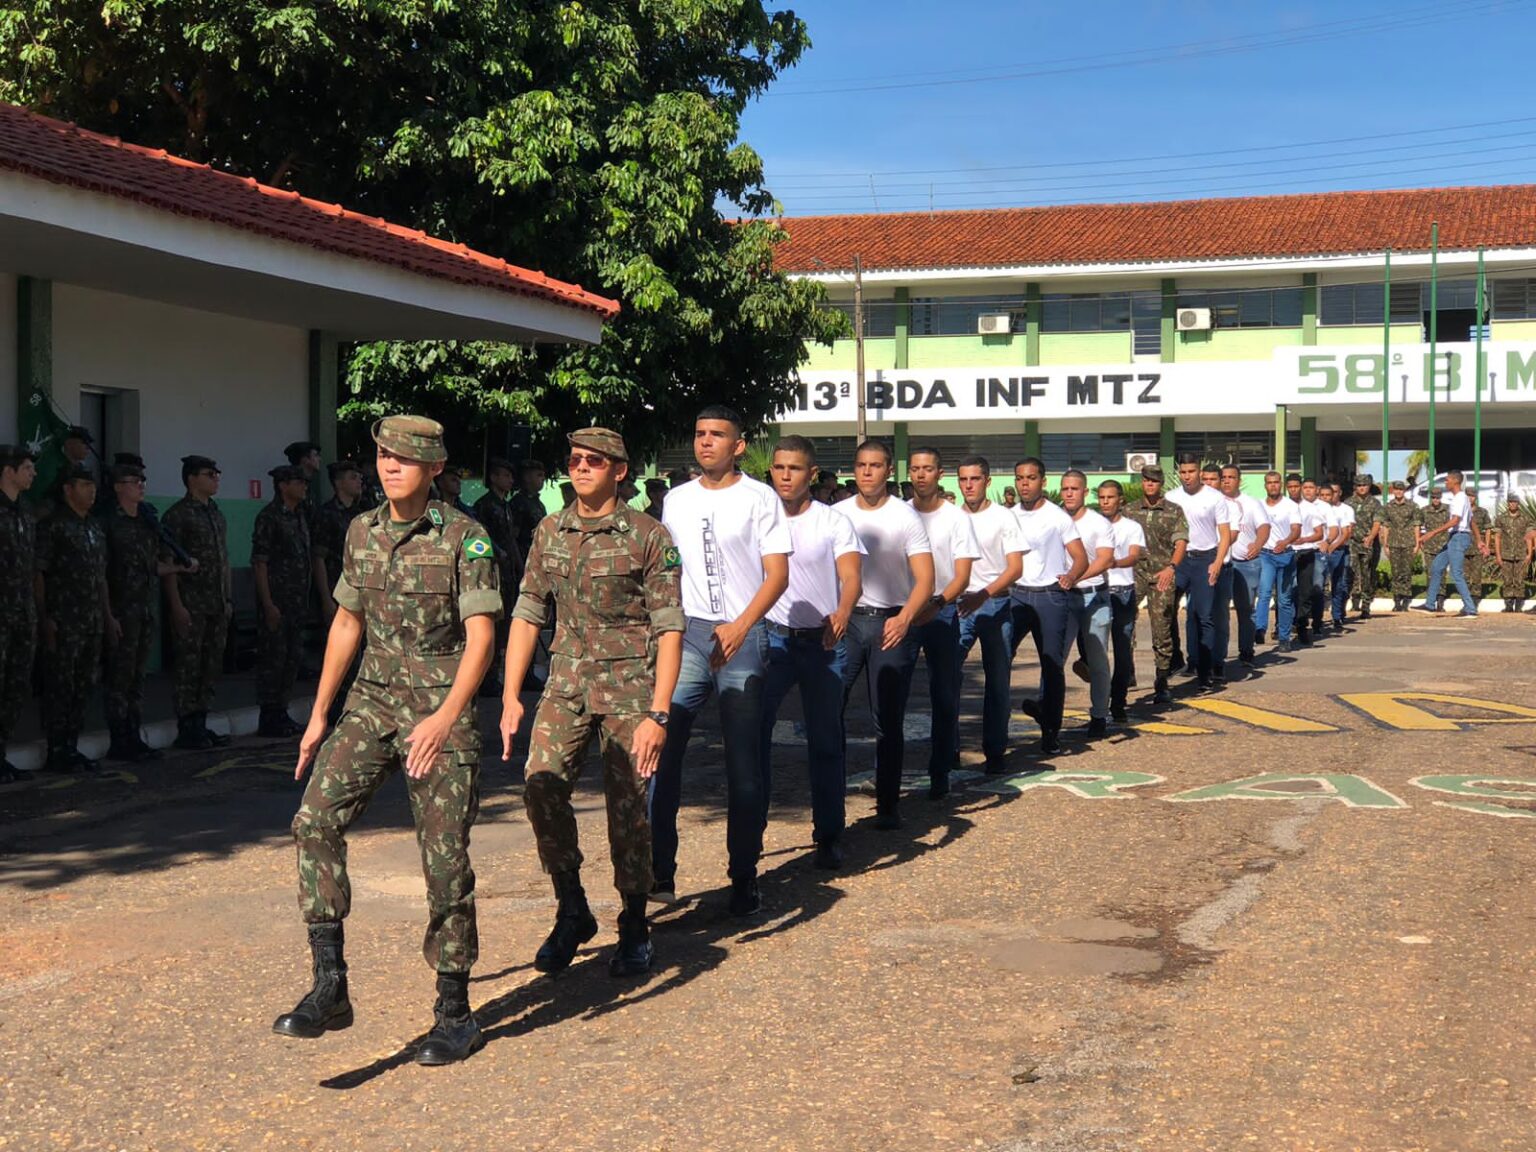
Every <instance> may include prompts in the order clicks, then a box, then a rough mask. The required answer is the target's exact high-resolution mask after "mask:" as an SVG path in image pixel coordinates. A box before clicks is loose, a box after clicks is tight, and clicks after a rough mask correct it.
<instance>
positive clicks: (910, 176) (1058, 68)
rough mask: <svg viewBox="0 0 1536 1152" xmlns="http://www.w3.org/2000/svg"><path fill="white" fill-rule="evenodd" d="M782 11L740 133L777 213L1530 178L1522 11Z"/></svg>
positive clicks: (844, 4) (839, 1) (882, 3)
mask: <svg viewBox="0 0 1536 1152" xmlns="http://www.w3.org/2000/svg"><path fill="white" fill-rule="evenodd" d="M795 11H796V13H797V14H798V15H799V16H800V17H801V18H802V19H804V20H805V21H806V22H807V23H808V24H809V26H810V31H811V38H812V40H813V44H814V46H813V47H812V48H811V50H810V51H809V52H808V53H807V54H806V55H805V57H804V58H803V59H802V61H801V63H800V64H799V66H798V67H796V68H795V69H793V70H791V71H790V72H788V73H786V74H785V75H784V76H783V77H782V78H781V79H780V80H779V82H778V83H777V84H776V85H775V86H774V87H773V88H771V89H770V90H769V92H768V93H767V95H765V96H764V97H763V98H762V99H761V100H759V101H758V102H756V103H755V104H753V105H752V106H751V107H750V108H749V109H748V110H747V113H746V116H745V117H744V120H743V125H742V138H743V139H744V140H745V141H746V142H748V143H749V144H751V145H752V146H753V147H755V148H756V149H757V150H758V151H759V153H761V154H762V156H763V158H764V160H765V163H766V166H767V171H768V176H769V179H768V186H769V188H770V189H771V190H772V191H773V192H774V193H775V195H776V196H777V197H778V199H779V200H780V202H781V203H782V204H783V206H784V210H785V212H786V213H787V214H789V215H811V214H824V213H838V212H868V211H875V210H880V211H891V210H897V209H908V210H921V211H926V210H927V209H928V208H929V206H930V203H931V205H932V206H933V207H935V208H941V209H942V208H960V207H993V206H1004V205H1027V204H1044V203H1064V202H1065V203H1075V202H1081V201H1088V200H1122V199H1181V198H1186V197H1191V196H1212V195H1264V194H1270V193H1281V192H1302V191H1318V190H1328V189H1340V188H1387V187H1422V186H1429V185H1441V184H1491V183H1511V182H1528V181H1536V100H1533V99H1532V96H1533V95H1536V82H1533V80H1532V75H1533V72H1532V69H1531V60H1530V56H1531V46H1532V45H1533V44H1536V2H1533V0H1439V2H1438V3H1435V4H1429V3H1427V2H1426V0H1402V2H1400V3H1397V4H1389V3H1378V2H1374V0H1373V2H1371V3H1347V4H1341V3H1316V2H1314V3H1293V4H1288V5H1267V4H1252V3H1242V2H1240V0H1239V2H1237V3H1233V2H1231V0H1228V2H1226V3H1219V2H1215V0H1162V2H1159V0H1142V2H1139V3H1136V2H1131V0H1088V2H1086V3H1075V2H1074V3H1064V2H1061V0H1031V2H1029V3H1022V2H1020V3H984V2H981V0H948V2H947V3H935V2H933V0H925V2H923V3H916V2H913V0H878V2H877V0H806V2H803V3H800V4H796V5H795ZM978 77H988V78H995V79H988V80H987V81H986V82H979V83H977V82H958V81H971V80H974V79H975V78H978ZM914 84H915V85H917V86H909V85H914ZM871 174H873V181H872V183H873V189H871Z"/></svg>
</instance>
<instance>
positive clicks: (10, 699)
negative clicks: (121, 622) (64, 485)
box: [0, 492, 37, 760]
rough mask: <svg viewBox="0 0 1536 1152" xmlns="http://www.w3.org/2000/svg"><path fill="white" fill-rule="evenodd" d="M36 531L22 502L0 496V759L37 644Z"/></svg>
mask: <svg viewBox="0 0 1536 1152" xmlns="http://www.w3.org/2000/svg"><path fill="white" fill-rule="evenodd" d="M36 555H37V528H36V526H35V525H34V524H33V522H32V517H31V516H29V515H28V514H27V511H26V509H25V508H23V507H22V505H21V504H20V502H18V501H16V500H12V499H11V498H10V497H9V496H7V495H6V494H5V493H4V492H0V760H4V758H5V746H6V742H7V741H8V740H9V739H10V735H11V731H12V730H13V729H14V728H15V726H16V720H17V718H18V717H19V716H20V715H21V709H22V706H23V705H25V704H26V702H27V698H28V697H29V696H31V694H32V657H33V653H34V651H35V645H36V642H37V601H36V600H35V599H34V597H33V595H32V566H33V563H34V561H35V559H36Z"/></svg>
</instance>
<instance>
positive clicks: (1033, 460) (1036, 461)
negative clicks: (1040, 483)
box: [1013, 456, 1045, 476]
mask: <svg viewBox="0 0 1536 1152" xmlns="http://www.w3.org/2000/svg"><path fill="white" fill-rule="evenodd" d="M1020 468H1034V469H1035V470H1036V471H1038V472H1039V473H1040V475H1042V476H1044V475H1045V461H1044V460H1042V459H1040V457H1038V456H1024V457H1021V458H1020V459H1018V460H1015V461H1014V464H1013V470H1014V471H1015V472H1017V471H1018V470H1019V469H1020Z"/></svg>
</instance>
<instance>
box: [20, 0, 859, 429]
mask: <svg viewBox="0 0 1536 1152" xmlns="http://www.w3.org/2000/svg"><path fill="white" fill-rule="evenodd" d="M808 44H809V40H808V37H807V31H806V27H805V24H804V22H803V21H801V20H799V19H798V18H797V17H796V16H795V15H794V13H793V12H769V11H767V10H766V9H765V8H764V7H763V5H762V4H761V3H760V2H759V0H585V2H577V0H566V2H556V0H520V2H517V0H507V2H503V0H328V2H326V3H311V4H300V3H282V2H280V0H266V2H263V0H228V2H226V3H221V4H217V5H209V4H207V3H206V0H95V2H86V0H0V99H6V100H10V101H13V102H18V103H23V104H27V105H29V106H32V107H35V108H37V109H39V110H41V111H44V112H46V113H48V114H50V115H55V116H59V117H61V118H63V119H67V120H72V121H75V122H77V123H80V124H82V125H84V126H85V127H88V128H93V129H96V130H99V131H103V132H107V133H110V134H112V135H116V136H120V137H122V138H123V139H126V140H131V141H134V142H135V143H140V144H145V145H150V146H155V147H163V148H165V149H167V150H168V151H172V152H176V153H178V154H181V155H184V156H188V157H190V158H192V159H196V160H202V161H205V162H207V163H209V164H212V165H214V166H215V167H218V168H222V169H225V170H228V171H231V172H235V173H238V174H240V175H249V176H255V177H256V178H258V179H260V180H263V181H265V182H268V183H272V184H277V185H280V186H287V187H293V188H296V189H299V190H301V191H303V192H304V193H305V194H306V195H308V196H312V197H316V198H318V199H323V200H332V201H336V202H339V203H342V204H345V205H347V206H348V207H351V208H355V209H357V210H359V211H363V212H368V213H372V214H375V215H379V216H383V217H385V218H387V219H391V220H395V221H399V222H402V223H406V224H410V225H413V226H415V227H418V228H421V229H423V230H425V231H427V232H430V233H432V234H434V235H438V236H442V237H445V238H448V239H451V240H455V241H459V242H462V243H465V244H468V245H470V246H471V247H474V248H478V249H481V250H483V251H487V252H491V253H494V254H497V255H501V256H503V257H504V258H506V259H508V260H509V261H511V262H514V263H518V264H522V265H528V266H532V267H536V268H539V269H540V270H542V271H544V272H546V273H548V274H550V275H552V276H557V277H560V278H562V279H568V280H574V281H576V282H578V283H581V284H582V285H583V286H584V287H587V288H589V289H591V290H593V291H598V292H602V293H605V294H609V295H614V296H617V297H619V298H620V299H621V300H622V302H623V306H624V307H623V311H622V312H621V314H620V316H619V317H618V318H617V320H615V321H614V322H613V323H611V324H610V325H609V326H608V328H607V330H606V332H605V336H604V341H603V344H602V345H601V346H600V347H597V348H537V349H530V348H512V347H506V346H500V345H490V344H476V343H433V344H411V345H400V344H388V345H369V346H365V347H362V348H358V349H354V350H352V351H351V353H350V355H349V357H348V360H347V363H346V380H347V382H348V384H349V388H348V389H347V391H348V395H347V397H346V399H345V402H344V404H343V409H342V411H343V417H344V419H349V420H363V419H366V418H369V417H371V416H373V415H374V414H376V413H378V412H381V411H384V410H388V409H393V408H397V407H401V406H407V405H408V406H410V407H413V408H418V409H425V410H427V411H430V412H433V413H434V414H436V415H439V416H441V417H442V418H444V419H445V420H446V421H448V422H449V423H450V424H452V425H454V426H455V427H456V428H462V427H463V426H464V425H465V424H468V425H470V426H475V425H477V424H479V423H482V422H483V421H485V420H486V419H487V418H490V417H494V416H505V417H512V418H516V419H519V420H527V421H529V422H531V423H533V424H535V426H536V427H538V428H540V429H542V432H543V438H544V443H545V445H546V446H549V447H553V448H555V449H556V450H560V449H563V442H562V441H560V440H559V438H558V436H557V435H556V431H557V430H559V429H563V428H568V427H571V426H573V425H577V424H580V423H585V422H588V421H600V422H603V423H610V424H614V425H615V426H617V427H620V428H621V429H622V430H623V432H624V434H625V435H626V437H627V438H628V439H629V440H630V441H631V442H632V444H633V446H634V448H635V449H637V450H639V451H648V450H650V449H653V448H655V447H657V446H658V445H660V444H662V443H665V442H667V441H670V440H673V439H675V438H676V436H677V430H678V429H679V428H680V427H687V426H688V424H689V423H690V422H691V419H692V414H693V411H694V410H695V409H696V408H697V407H698V406H699V405H700V404H702V403H704V402H706V401H711V400H715V401H723V402H725V403H730V404H732V405H734V406H735V407H737V408H739V409H740V410H741V411H742V412H743V414H744V415H745V416H746V417H747V418H748V420H749V422H751V423H753V424H758V423H762V422H764V421H767V420H770V419H771V418H772V417H773V415H774V414H775V413H776V412H777V411H778V410H780V409H781V408H782V406H784V405H785V404H787V403H788V402H789V401H790V400H791V399H792V397H793V380H794V376H793V374H794V370H795V368H796V367H797V366H798V365H799V363H800V362H801V361H802V360H803V359H804V355H805V345H806V342H807V341H810V340H823V341H824V340H829V339H831V338H832V337H833V336H834V335H837V334H839V333H840V331H841V325H842V321H841V318H840V317H839V316H837V314H835V313H833V312H831V311H829V310H827V309H825V308H824V307H822V304H823V300H824V294H823V291H822V289H821V288H820V286H818V285H813V284H810V283H806V282H790V281H787V280H786V279H785V278H784V277H783V276H782V275H780V274H779V273H777V272H776V271H775V270H774V268H773V249H774V246H775V244H776V243H778V242H779V241H780V240H781V239H782V236H783V233H782V231H781V230H780V229H779V228H778V227H777V225H776V223H775V222H774V221H773V220H772V219H762V217H765V216H770V214H771V213H773V212H774V211H775V209H776V205H775V203H774V201H773V199H772V197H771V195H770V193H769V192H768V191H767V189H766V188H765V187H764V186H763V168H762V162H761V160H760V158H759V157H758V156H757V154H756V153H755V152H754V151H753V150H752V149H751V148H750V147H748V146H747V145H745V144H743V143H741V142H740V141H739V140H738V128H739V124H740V117H741V113H742V111H743V110H744V108H745V107H746V104H747V102H748V101H749V100H751V99H753V98H755V97H757V96H759V95H761V94H762V93H763V92H764V91H765V90H766V89H767V88H768V86H769V85H770V84H771V82H772V81H773V79H774V78H775V77H776V76H777V75H778V74H779V73H780V72H781V71H782V70H784V69H785V68H788V67H791V66H793V64H794V63H795V61H796V60H797V59H798V58H799V56H800V54H801V53H802V52H803V51H804V50H805V48H806V47H807V46H808ZM721 206H725V207H726V208H727V209H729V210H730V211H731V212H732V215H739V216H740V217H741V218H742V219H741V220H740V221H734V220H731V219H727V217H726V215H725V214H724V213H722V211H721Z"/></svg>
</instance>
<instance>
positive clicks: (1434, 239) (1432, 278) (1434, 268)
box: [1389, 221, 1440, 484]
mask: <svg viewBox="0 0 1536 1152" xmlns="http://www.w3.org/2000/svg"><path fill="white" fill-rule="evenodd" d="M1439 307H1440V223H1439V221H1435V222H1433V223H1431V224H1430V226H1429V364H1428V365H1427V367H1428V368H1429V482H1430V484H1434V482H1435V477H1436V476H1438V475H1439V474H1440V473H1439V471H1438V470H1437V469H1436V468H1435V376H1436V375H1437V374H1438V372H1439V367H1440V366H1439V364H1438V363H1437V362H1436V360H1435V344H1436V338H1437V337H1438V336H1439V334H1440V325H1439V322H1438V313H1439ZM1389 319H1390V318H1389Z"/></svg>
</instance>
